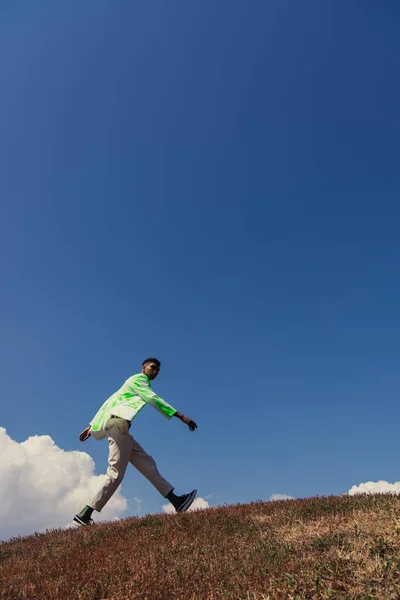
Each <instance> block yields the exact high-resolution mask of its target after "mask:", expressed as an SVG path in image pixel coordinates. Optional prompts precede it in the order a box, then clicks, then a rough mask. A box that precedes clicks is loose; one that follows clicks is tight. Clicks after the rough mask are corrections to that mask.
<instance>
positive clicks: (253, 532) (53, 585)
mask: <svg viewBox="0 0 400 600" xmlns="http://www.w3.org/2000/svg"><path fill="white" fill-rule="evenodd" d="M0 589H1V592H0V598H2V599H17V598H29V599H30V598H37V599H38V600H56V599H62V600H75V599H77V600H78V599H79V600H125V599H128V598H129V599H131V598H134V599H140V600H191V599H193V600H194V599H203V598H204V599H207V600H217V599H218V600H220V599H221V600H222V599H225V600H228V599H231V600H234V599H235V600H236V599H237V600H239V599H243V600H250V599H251V600H266V599H269V600H283V599H293V600H295V599H303V598H334V599H343V600H344V599H349V600H350V599H356V598H357V599H359V600H372V599H387V600H389V599H390V600H394V599H396V598H400V498H399V497H397V496H392V495H376V496H372V495H363V496H337V497H328V498H311V499H306V500H289V501H279V502H254V503H251V504H245V505H234V506H226V507H221V508H210V509H206V510H202V511H197V512H192V513H186V514H183V515H152V516H147V517H144V518H129V519H125V520H122V521H116V522H113V523H108V524H104V525H95V526H93V527H87V528H82V529H79V530H66V531H60V530H57V531H51V532H48V533H46V534H36V535H34V536H30V537H26V538H17V539H13V540H10V541H8V542H5V543H3V544H0Z"/></svg>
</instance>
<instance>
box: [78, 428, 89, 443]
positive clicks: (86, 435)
mask: <svg viewBox="0 0 400 600" xmlns="http://www.w3.org/2000/svg"><path fill="white" fill-rule="evenodd" d="M88 438H90V425H89V427H86V429H84V430H83V431H82V433H80V434H79V439H80V441H81V442H84V441H86V440H87V439H88Z"/></svg>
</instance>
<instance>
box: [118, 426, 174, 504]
mask: <svg viewBox="0 0 400 600" xmlns="http://www.w3.org/2000/svg"><path fill="white" fill-rule="evenodd" d="M132 439H133V438H132ZM129 460H130V462H131V463H132V465H133V466H134V467H135V468H136V469H137V470H138V471H139V472H140V473H141V474H142V475H144V476H145V477H146V479H148V480H149V481H150V483H152V484H153V485H154V487H155V488H156V489H157V490H158V491H159V492H160V494H161V495H162V496H164V498H166V497H167V496H168V494H169V493H170V492H172V490H173V489H174V486H173V485H171V484H170V483H169V482H168V481H167V480H166V479H164V477H162V476H161V475H160V473H159V471H158V469H157V465H156V462H155V460H154V458H153V457H152V456H149V454H147V452H146V451H145V450H144V449H143V448H142V446H141V445H140V444H139V443H138V442H137V441H136V440H135V439H133V446H132V452H131V456H130V459H129Z"/></svg>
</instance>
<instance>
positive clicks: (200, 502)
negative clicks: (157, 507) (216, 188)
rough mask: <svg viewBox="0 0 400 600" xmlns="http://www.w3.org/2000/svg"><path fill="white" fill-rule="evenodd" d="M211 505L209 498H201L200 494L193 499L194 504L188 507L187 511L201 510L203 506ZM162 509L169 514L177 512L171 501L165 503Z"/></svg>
mask: <svg viewBox="0 0 400 600" xmlns="http://www.w3.org/2000/svg"><path fill="white" fill-rule="evenodd" d="M209 506H210V505H209V503H208V502H207V500H205V499H204V498H201V497H200V496H199V497H198V498H195V499H194V500H193V503H192V506H191V507H190V508H189V509H188V511H187V512H189V511H192V510H200V509H202V508H208V507H209ZM162 509H163V511H164V512H165V513H168V514H172V513H174V512H175V508H174V507H173V506H172V504H171V503H170V502H168V504H163V505H162Z"/></svg>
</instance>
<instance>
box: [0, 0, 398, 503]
mask: <svg viewBox="0 0 400 600" xmlns="http://www.w3.org/2000/svg"><path fill="white" fill-rule="evenodd" d="M399 21H400V7H399V5H398V3H397V2H394V1H393V2H390V1H387V2H380V3H376V2H372V1H371V2H370V1H365V2H359V1H354V2H344V1H341V0H332V1H328V0H327V1H326V2H320V1H317V0H310V1H307V2H302V3H300V2H289V1H287V0H284V1H282V0H269V1H268V2H265V1H261V0H260V1H258V0H254V1H252V2H243V1H241V0H240V1H238V0H230V1H229V2H228V1H221V2H211V1H208V0H202V1H201V2H197V1H195V2H189V3H188V2H183V1H182V0H180V1H177V0H171V1H170V2H162V1H160V0H154V1H153V2H131V1H127V0H126V1H121V2H119V3H118V4H117V5H116V4H115V3H112V2H106V1H97V2H87V1H84V2H75V1H73V2H68V3H54V2H50V1H47V2H45V1H37V2H35V3H31V2H27V1H25V2H24V1H23V2H19V3H15V2H9V1H6V2H2V4H1V7H0V87H1V90H2V92H1V94H0V128H1V131H2V134H1V138H0V202H1V219H0V263H1V264H0V266H1V273H2V274H1V284H2V285H1V287H2V294H1V296H0V315H1V332H2V333H1V338H0V370H1V371H0V375H1V377H0V394H1V395H0V397H1V405H2V410H1V419H0V426H2V427H5V428H6V430H7V434H8V435H9V436H10V437H11V438H12V439H13V440H15V441H17V442H23V441H24V440H25V439H26V438H27V437H29V436H31V435H44V434H46V435H50V436H51V437H52V439H53V440H54V442H55V443H56V444H57V446H58V447H60V448H62V449H64V450H67V451H70V450H71V451H72V450H79V451H86V452H88V453H89V454H90V455H91V456H92V457H93V459H94V460H95V462H96V472H97V473H102V472H104V469H105V464H106V458H107V444H106V443H105V442H95V441H93V440H89V441H88V442H86V443H85V444H84V445H82V444H80V443H79V442H78V440H77V434H78V433H79V432H80V431H81V430H82V429H83V428H84V427H85V426H86V424H87V422H88V421H89V420H90V419H91V418H92V416H93V414H94V413H95V412H96V411H97V409H98V407H99V406H100V405H101V403H102V402H103V401H104V400H105V399H106V398H107V397H108V396H109V395H110V394H111V393H112V392H114V391H115V390H116V389H117V388H118V387H119V386H120V385H121V384H122V382H123V381H124V380H125V379H126V378H127V377H128V376H130V375H131V374H133V373H135V372H137V371H138V368H139V366H140V364H141V361H142V359H143V358H144V357H146V356H148V355H155V356H158V357H159V358H160V359H161V361H162V374H161V375H160V377H159V379H158V380H156V382H155V383H154V389H155V390H156V391H157V392H158V393H159V394H160V395H161V396H162V397H164V398H165V399H166V400H167V401H168V402H170V403H171V404H172V405H174V406H175V407H176V408H178V409H179V410H181V411H182V412H184V413H186V414H188V415H189V416H190V417H192V418H193V419H194V420H196V421H197V423H198V425H199V429H198V431H197V432H196V433H195V434H191V433H189V432H188V431H187V430H186V428H185V427H184V426H183V425H182V424H181V423H180V422H179V421H178V420H173V421H171V422H168V421H166V420H165V419H163V418H162V417H160V415H159V414H158V413H157V412H156V411H154V410H152V409H151V407H148V408H147V409H146V410H144V411H142V413H141V414H140V415H139V417H138V418H137V421H135V424H134V428H133V434H134V435H135V436H136V437H137V439H138V440H139V441H140V443H141V444H142V445H143V446H144V447H145V448H146V449H147V450H148V451H149V452H151V453H152V454H153V455H154V457H155V458H156V459H157V462H158V465H159V468H160V470H161V471H162V473H163V474H164V476H165V477H167V478H168V479H170V480H171V482H172V483H174V484H175V485H176V487H177V490H178V491H180V492H183V491H186V490H189V489H192V487H198V489H199V494H200V495H201V496H202V497H209V496H210V495H211V497H210V498H209V502H210V504H211V505H215V504H224V503H236V502H248V501H251V500H256V499H266V498H268V497H269V496H270V495H271V494H273V493H285V494H289V495H291V496H294V497H304V496H312V495H316V494H319V495H325V494H338V493H343V492H346V491H348V489H349V488H350V487H351V486H352V485H358V484H359V483H361V482H365V481H369V480H371V481H378V480H380V479H382V480H386V481H389V482H393V481H398V480H399V479H400V471H399V451H398V442H397V440H398V427H399V426H398V421H399V417H400V408H399V403H398V390H399V383H400V381H399V380H400V376H399V371H398V363H399V341H398V340H399V333H400V317H399V308H398V307H399V300H400V282H399V275H398V265H399V259H400V241H399V219H400V207H399V192H400V175H399V169H398V163H399V139H400V119H399V109H398V107H399V105H400V84H399V78H398V73H399V67H400V64H399V63H400V60H399V56H400V39H399V36H398V31H399V24H400V22H399ZM122 493H123V494H124V495H125V496H126V497H127V498H128V500H129V502H130V505H129V509H128V511H127V514H130V513H133V512H134V505H133V501H132V499H133V498H134V497H135V496H136V497H138V498H140V499H141V501H142V502H143V511H144V512H155V511H158V510H160V505H161V501H160V497H159V495H158V493H157V492H156V491H155V490H154V489H153V488H151V486H150V484H148V483H147V482H146V481H145V480H144V479H143V478H142V477H141V476H140V475H139V474H138V473H135V472H134V470H133V469H131V470H130V471H129V472H128V473H127V477H126V479H125V481H124V483H123V487H122ZM77 508H79V507H77Z"/></svg>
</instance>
